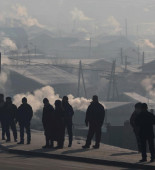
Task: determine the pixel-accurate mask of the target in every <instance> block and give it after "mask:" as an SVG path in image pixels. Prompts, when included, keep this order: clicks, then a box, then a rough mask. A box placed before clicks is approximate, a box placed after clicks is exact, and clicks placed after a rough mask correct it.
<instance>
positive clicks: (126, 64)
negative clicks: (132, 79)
mask: <svg viewBox="0 0 155 170" xmlns="http://www.w3.org/2000/svg"><path fill="white" fill-rule="evenodd" d="M127 60H128V57H127V56H125V69H124V72H126V71H127V66H128V61H127Z"/></svg>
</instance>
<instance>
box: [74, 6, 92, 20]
mask: <svg viewBox="0 0 155 170" xmlns="http://www.w3.org/2000/svg"><path fill="white" fill-rule="evenodd" d="M71 15H72V20H79V21H91V20H92V18H89V17H87V16H86V15H85V14H84V12H83V11H81V10H79V9H78V8H74V10H72V11H71Z"/></svg>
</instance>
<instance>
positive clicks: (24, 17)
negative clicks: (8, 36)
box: [12, 4, 45, 28]
mask: <svg viewBox="0 0 155 170" xmlns="http://www.w3.org/2000/svg"><path fill="white" fill-rule="evenodd" d="M12 8H13V10H14V11H15V14H14V17H15V18H16V19H18V20H20V21H21V23H22V24H23V25H26V26H27V27H31V26H38V27H41V28H43V27H45V26H44V25H42V24H40V23H39V21H38V20H37V19H36V18H34V17H31V16H29V14H28V12H27V9H26V7H24V6H22V5H20V4H16V5H15V6H13V7H12Z"/></svg>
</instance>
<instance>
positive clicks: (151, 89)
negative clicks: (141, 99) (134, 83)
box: [141, 76, 155, 100]
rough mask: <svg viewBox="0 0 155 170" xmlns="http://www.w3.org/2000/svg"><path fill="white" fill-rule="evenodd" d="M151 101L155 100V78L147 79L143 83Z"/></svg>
mask: <svg viewBox="0 0 155 170" xmlns="http://www.w3.org/2000/svg"><path fill="white" fill-rule="evenodd" d="M141 84H142V86H143V87H144V88H145V90H146V92H147V93H148V95H149V97H151V99H154V100H155V76H151V77H147V78H145V79H144V80H143V81H142V82H141Z"/></svg>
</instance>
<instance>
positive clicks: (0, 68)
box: [0, 52, 2, 74]
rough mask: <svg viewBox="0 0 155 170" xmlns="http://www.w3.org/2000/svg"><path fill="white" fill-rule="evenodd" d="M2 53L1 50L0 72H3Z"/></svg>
mask: <svg viewBox="0 0 155 170" xmlns="http://www.w3.org/2000/svg"><path fill="white" fill-rule="evenodd" d="M1 60H2V55H1V52H0V74H1V72H2V61H1Z"/></svg>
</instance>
